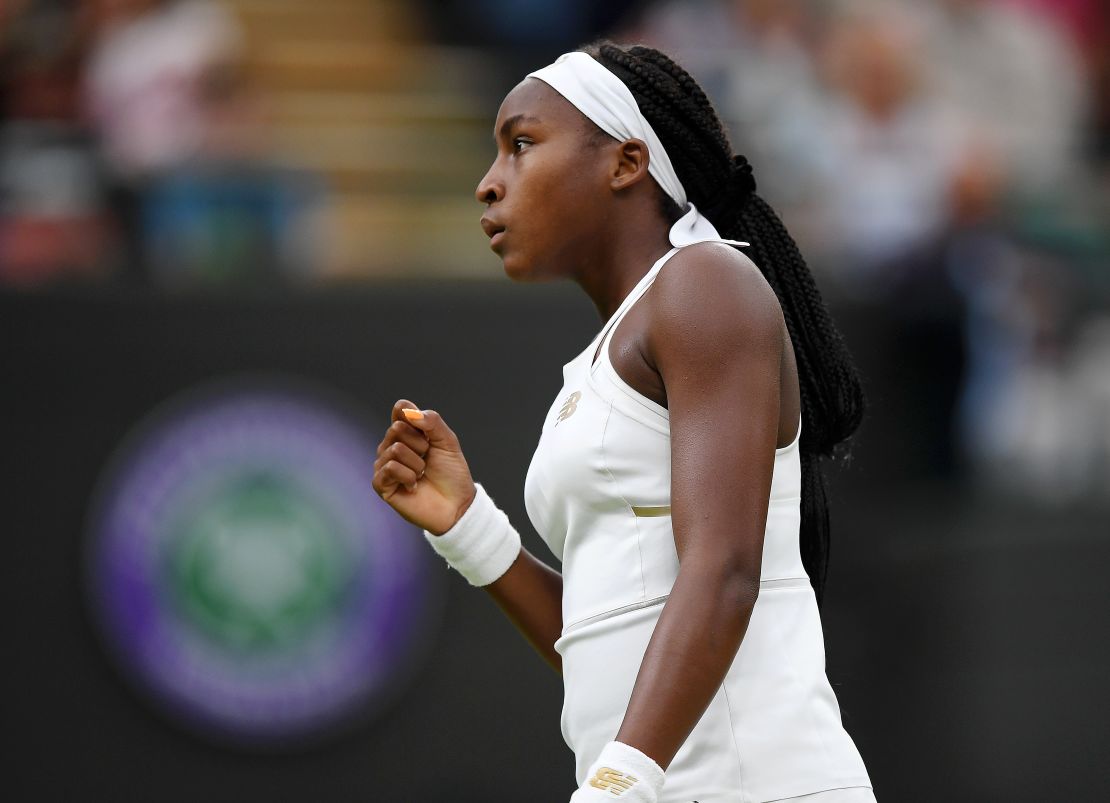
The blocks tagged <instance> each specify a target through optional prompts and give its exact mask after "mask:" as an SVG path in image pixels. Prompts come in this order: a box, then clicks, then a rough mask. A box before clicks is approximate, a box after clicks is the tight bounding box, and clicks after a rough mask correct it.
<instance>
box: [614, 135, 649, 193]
mask: <svg viewBox="0 0 1110 803" xmlns="http://www.w3.org/2000/svg"><path fill="white" fill-rule="evenodd" d="M615 156H616V158H615V160H614V162H613V172H612V174H611V176H610V179H609V186H610V188H612V189H613V190H623V189H626V188H628V187H631V186H633V185H634V184H638V183H639V182H641V181H643V180H644V179H645V178H646V177H647V175H648V163H649V161H650V156H649V154H648V147H647V143H646V142H644V141H643V140H640V139H629V140H625V141H624V142H621V143H619V144H618V145H617V150H616V154H615Z"/></svg>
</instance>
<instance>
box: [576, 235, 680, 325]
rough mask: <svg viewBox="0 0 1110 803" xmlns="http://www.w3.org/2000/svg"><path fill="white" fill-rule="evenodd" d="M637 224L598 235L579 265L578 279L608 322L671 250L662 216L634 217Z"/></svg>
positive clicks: (602, 317)
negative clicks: (596, 245) (589, 252)
mask: <svg viewBox="0 0 1110 803" xmlns="http://www.w3.org/2000/svg"><path fill="white" fill-rule="evenodd" d="M632 220H634V221H638V222H639V224H638V225H628V224H627V223H625V224H624V225H617V226H613V227H612V229H611V230H610V231H607V232H604V234H603V235H602V236H601V237H599V238H598V241H599V243H600V245H599V247H597V248H595V249H593V250H592V253H591V255H590V258H589V259H588V261H587V262H585V263H584V264H582V265H580V266H579V270H578V271H577V274H576V276H575V280H576V281H577V282H578V284H579V286H580V287H581V288H582V289H583V290H584V291H585V292H586V295H588V296H589V297H590V300H591V301H593V303H594V306H595V307H597V312H598V315H600V316H601V320H603V321H607V320H609V318H611V317H612V315H613V313H614V312H616V311H617V308H618V307H619V306H620V305H621V302H622V301H624V299H625V298H626V297H627V296H628V294H629V293H631V292H632V288H634V287H635V286H636V284H637V283H638V282H639V281H640V280H641V279H642V278H644V274H646V273H647V272H648V271H649V270H650V269H651V266H652V265H654V264H655V263H656V261H658V260H659V259H660V258H662V257H663V255H664V254H666V253H667V252H668V251H669V250H671V243H670V240H669V239H668V236H667V235H668V232H669V230H670V229H669V227H668V226H667V225H666V224H665V223H664V222H663V221H662V217H661V216H657V215H644V216H642V217H639V218H636V217H633V218H632Z"/></svg>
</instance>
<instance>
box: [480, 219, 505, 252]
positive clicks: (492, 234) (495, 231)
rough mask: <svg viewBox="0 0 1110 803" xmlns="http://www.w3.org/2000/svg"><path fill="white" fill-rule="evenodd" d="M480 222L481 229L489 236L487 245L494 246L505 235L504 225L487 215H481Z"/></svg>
mask: <svg viewBox="0 0 1110 803" xmlns="http://www.w3.org/2000/svg"><path fill="white" fill-rule="evenodd" d="M481 223H482V231H484V232H485V233H486V236H487V237H489V247H490V248H496V247H497V245H498V244H499V243H500V242H501V240H502V238H503V237H504V235H505V227H504V226H503V225H501V224H500V223H498V222H497V221H496V220H492V219H491V218H488V217H483V218H482V220H481Z"/></svg>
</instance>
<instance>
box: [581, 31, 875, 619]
mask: <svg viewBox="0 0 1110 803" xmlns="http://www.w3.org/2000/svg"><path fill="white" fill-rule="evenodd" d="M583 50H585V52H587V53H589V54H590V55H591V56H593V57H594V58H595V59H597V60H598V61H599V62H601V64H603V65H604V66H605V67H607V68H608V69H609V70H610V71H611V72H613V73H614V74H615V75H616V76H617V77H618V78H620V79H621V80H622V81H623V82H624V83H625V85H626V86H627V87H628V88H629V90H630V91H631V92H632V95H633V97H634V98H635V99H636V103H637V104H638V105H639V107H640V111H641V112H642V113H643V115H644V117H645V118H646V119H647V121H648V122H649V123H651V127H652V128H653V129H654V130H655V133H656V134H657V135H658V136H659V139H660V141H661V142H662V143H663V147H664V148H666V149H667V154H668V155H669V156H670V159H671V163H672V164H673V165H674V168H675V172H676V173H677V174H678V178H679V180H680V181H681V182H682V185H683V187H685V189H686V194H687V196H688V197H689V199H690V200H691V201H692V202H693V203H694V204H696V205H697V206H698V208H699V209H701V210H702V211H703V212H704V213H705V215H706V216H707V217H708V218H709V219H710V220H712V221H713V223H714V224H715V225H716V227H717V229H718V231H720V232H721V234H722V236H724V237H726V238H728V239H738V240H739V239H743V240H746V241H748V242H750V243H751V246H750V248H748V249H747V250H746V251H745V253H746V254H747V255H748V256H749V257H750V258H751V259H752V261H753V262H754V263H755V264H756V265H757V266H758V267H759V269H760V271H761V272H762V273H763V275H764V277H766V279H767V282H768V283H769V284H770V285H771V287H772V288H773V289H774V291H775V295H777V296H778V299H779V303H780V305H781V306H782V311H783V317H784V318H785V320H786V328H787V331H788V332H789V333H790V340H791V342H792V344H793V347H794V355H795V359H796V362H797V366H798V380H799V386H800V391H801V406H802V439H801V457H802V503H801V513H802V522H801V536H800V538H801V543H800V548H801V555H802V562H803V564H804V565H805V568H806V571H807V572H808V574H809V577H810V582H811V583H812V585H813V588H814V591H815V593H816V595H817V599H818V602H820V601H821V599H822V596H823V590H824V584H825V575H826V571H827V567H828V552H829V516H828V501H827V498H826V493H825V481H824V476H823V473H822V470H821V460H822V459H823V458H829V457H832V456H833V452H834V449H835V448H836V447H837V445H838V444H840V443H842V442H843V441H845V440H847V439H848V438H849V437H850V436H851V435H852V433H854V432H855V431H856V429H857V428H858V427H859V425H860V421H861V420H862V418H863V411H864V398H863V390H862V387H861V385H860V380H859V375H858V374H857V372H856V369H855V366H854V364H853V362H852V358H851V355H849V353H848V350H847V348H846V346H845V345H844V341H843V339H842V338H841V336H840V333H839V332H838V331H837V329H836V326H835V325H834V324H833V321H832V318H831V316H830V315H829V312H828V309H827V308H826V307H825V303H824V301H823V300H822V298H821V293H820V291H819V290H818V289H817V284H816V282H815V281H814V279H813V274H812V273H811V272H810V270H809V267H808V265H807V264H806V261H805V258H804V257H803V256H802V254H801V252H800V251H799V250H798V246H797V244H796V243H795V242H794V239H793V238H792V237H791V236H790V234H789V232H787V230H786V227H785V226H784V225H783V223H782V221H781V220H780V219H779V217H778V215H777V214H775V211H774V210H773V209H772V208H771V206H770V205H769V204H768V203H767V202H766V201H764V200H763V198H761V197H760V196H759V195H757V194H756V192H755V181H754V179H753V178H752V173H751V167H750V166H749V165H748V163H747V160H746V159H744V158H743V157H742V156H734V155H733V153H732V146H731V145H730V143H729V139H728V134H727V133H726V131H725V128H724V126H723V125H722V124H721V121H720V119H719V118H718V116H717V113H716V111H715V110H714V109H713V104H712V103H711V102H710V100H709V98H708V97H707V96H706V94H705V92H704V91H702V89H701V87H700V86H698V84H697V82H696V81H695V80H694V79H693V78H692V77H691V76H690V74H689V73H687V72H686V70H684V69H683V68H682V67H681V66H679V65H678V64H677V63H676V62H675V61H673V60H672V59H670V58H669V57H667V56H666V55H664V54H663V53H660V52H659V51H658V50H655V49H653V48H649V47H643V46H640V45H637V46H634V47H630V48H623V47H619V46H617V45H614V44H613V43H611V42H607V41H602V42H598V43H595V44H593V45H590V46H588V47H586V48H583ZM660 194H661V195H662V197H663V204H664V208H665V211H666V212H667V213H668V215H669V216H671V217H677V215H678V214H679V213H680V212H681V210H679V209H678V206H677V204H675V203H674V202H673V201H672V200H671V199H670V198H669V197H668V196H667V195H666V194H665V193H660Z"/></svg>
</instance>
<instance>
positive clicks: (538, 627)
mask: <svg viewBox="0 0 1110 803" xmlns="http://www.w3.org/2000/svg"><path fill="white" fill-rule="evenodd" d="M485 590H486V591H488V592H489V595H490V596H491V597H492V598H493V600H494V602H496V603H497V605H498V606H499V607H500V608H501V610H502V611H504V612H505V615H506V616H508V617H509V620H510V621H511V622H512V623H513V624H514V625H516V626H517V629H518V630H520V632H521V633H522V634H523V635H524V638H526V639H527V640H528V642H529V643H530V644H531V645H532V646H533V647H535V648H536V651H537V652H538V653H539V654H540V655H541V656H543V658H544V660H546V661H547V662H548V663H549V664H551V666H552V667H553V668H554V669H555V671H556V672H559V673H560V674H561V673H562V671H563V663H562V659H561V658H560V657H559V653H557V652H555V641H556V640H557V639H558V638H559V635H560V634H561V633H562V630H563V610H562V600H563V576H562V575H561V574H559V573H558V572H557V571H555V570H554V569H552V568H551V567H550V566H548V565H547V564H546V563H544V562H543V561H541V560H539V559H538V558H537V557H536V556H535V555H533V554H532V553H531V552H529V551H528V550H527V549H523V548H521V550H520V555H518V556H517V559H516V560H515V561H513V564H512V566H510V567H509V570H508V571H507V572H505V573H504V574H503V575H501V577H499V578H498V579H497V580H495V581H494V582H493V583H491V584H490V585H488V586H485Z"/></svg>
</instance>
